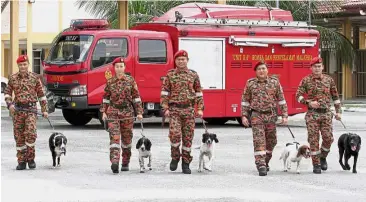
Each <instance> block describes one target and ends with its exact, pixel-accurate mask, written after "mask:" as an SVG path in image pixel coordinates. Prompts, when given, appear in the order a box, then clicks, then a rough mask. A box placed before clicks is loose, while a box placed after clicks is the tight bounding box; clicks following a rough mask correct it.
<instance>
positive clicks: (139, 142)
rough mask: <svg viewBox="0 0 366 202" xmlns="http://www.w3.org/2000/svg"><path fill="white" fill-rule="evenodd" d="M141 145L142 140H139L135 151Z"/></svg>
mask: <svg viewBox="0 0 366 202" xmlns="http://www.w3.org/2000/svg"><path fill="white" fill-rule="evenodd" d="M141 145H142V139H141V138H140V139H139V141H137V143H136V149H139V148H140V147H141Z"/></svg>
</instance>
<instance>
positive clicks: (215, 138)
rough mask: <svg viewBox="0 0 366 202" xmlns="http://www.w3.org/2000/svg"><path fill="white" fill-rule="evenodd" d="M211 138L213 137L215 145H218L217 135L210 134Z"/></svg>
mask: <svg viewBox="0 0 366 202" xmlns="http://www.w3.org/2000/svg"><path fill="white" fill-rule="evenodd" d="M212 136H213V138H214V140H215V142H216V143H218V142H219V140H218V139H217V135H216V134H212Z"/></svg>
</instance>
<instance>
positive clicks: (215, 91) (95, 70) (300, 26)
mask: <svg viewBox="0 0 366 202" xmlns="http://www.w3.org/2000/svg"><path fill="white" fill-rule="evenodd" d="M313 27H314V26H310V25H309V24H308V23H307V22H298V21H293V18H292V14H291V13H290V12H289V11H285V10H281V9H276V8H272V9H268V8H262V7H246V6H230V5H220V4H206V3H188V4H183V5H180V6H177V7H175V8H172V9H171V10H169V11H168V12H167V13H165V14H164V15H163V16H161V17H159V18H155V19H153V20H152V21H150V22H147V23H140V24H138V25H137V26H135V27H133V28H131V29H130V30H118V29H109V28H108V22H107V21H106V20H103V19H91V20H73V21H72V22H71V27H70V29H69V30H68V31H65V32H63V33H62V34H61V35H60V36H59V37H58V38H57V39H56V40H55V43H54V44H53V47H52V48H51V50H50V53H49V55H48V57H47V58H46V60H45V61H44V67H45V68H44V76H45V79H46V82H47V88H48V90H49V91H51V92H53V93H54V95H55V96H56V97H57V102H56V104H55V107H56V108H59V109H62V113H63V116H64V118H65V119H66V121H67V122H69V123H70V124H72V125H85V124H87V123H88V122H89V121H90V120H91V119H92V118H99V119H100V114H99V107H100V104H101V103H102V96H103V94H104V87H105V85H106V81H107V79H109V78H110V77H111V76H112V75H114V70H113V67H112V61H113V60H114V59H115V58H116V57H119V56H122V57H124V58H125V62H126V72H127V73H128V74H130V75H131V76H133V77H134V78H135V80H136V82H137V85H138V88H139V91H140V94H141V98H142V101H143V103H144V110H145V111H144V115H145V116H152V115H154V116H160V115H161V113H160V104H159V102H160V94H161V84H162V81H163V79H164V76H166V73H167V71H168V70H170V69H172V68H174V61H173V55H174V53H175V52H176V51H178V50H179V49H185V50H187V51H188V54H189V63H188V68H190V69H192V70H194V71H196V72H197V73H198V75H199V77H200V80H201V85H202V87H203V89H204V90H203V94H204V95H203V97H204V104H205V111H204V119H205V120H207V121H208V122H210V123H214V124H224V123H225V122H227V121H228V120H238V122H239V123H240V122H241V120H240V113H241V95H242V92H243V88H244V86H245V83H246V81H247V80H248V79H249V78H252V77H255V71H254V70H253V65H254V64H255V63H256V62H258V61H259V60H264V61H266V63H267V64H268V68H269V74H270V75H272V76H277V77H278V79H279V80H280V82H281V84H282V86H283V90H284V93H285V97H286V101H287V105H288V108H289V115H294V114H298V113H302V112H304V111H305V110H306V109H305V106H303V105H301V104H299V103H298V102H297V101H296V99H295V92H296V89H297V87H298V85H299V83H300V80H301V78H302V77H304V76H305V75H307V74H309V73H310V70H309V67H310V65H309V62H310V60H311V59H312V58H313V57H316V56H318V55H319V32H318V31H316V30H314V29H312V28H313Z"/></svg>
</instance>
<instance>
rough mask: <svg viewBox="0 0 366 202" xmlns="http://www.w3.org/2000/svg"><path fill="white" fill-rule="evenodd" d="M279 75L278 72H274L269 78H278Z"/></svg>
mask: <svg viewBox="0 0 366 202" xmlns="http://www.w3.org/2000/svg"><path fill="white" fill-rule="evenodd" d="M278 77H279V75H278V74H274V75H271V76H270V77H269V78H271V79H275V80H279V78H278Z"/></svg>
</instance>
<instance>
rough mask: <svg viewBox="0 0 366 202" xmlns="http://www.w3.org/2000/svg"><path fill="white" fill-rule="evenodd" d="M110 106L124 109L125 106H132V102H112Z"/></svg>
mask: <svg viewBox="0 0 366 202" xmlns="http://www.w3.org/2000/svg"><path fill="white" fill-rule="evenodd" d="M110 106H112V107H114V108H116V109H124V108H127V107H130V104H127V103H123V104H114V103H110Z"/></svg>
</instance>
